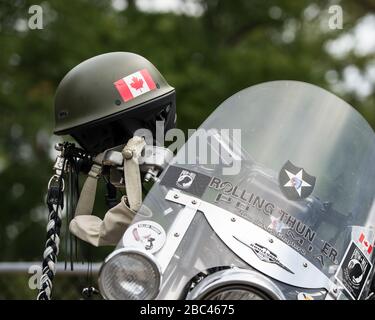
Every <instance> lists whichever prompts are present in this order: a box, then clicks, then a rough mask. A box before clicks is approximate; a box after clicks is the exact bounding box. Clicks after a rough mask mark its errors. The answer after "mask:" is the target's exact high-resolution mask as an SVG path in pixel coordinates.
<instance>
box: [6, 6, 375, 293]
mask: <svg viewBox="0 0 375 320" xmlns="http://www.w3.org/2000/svg"><path fill="white" fill-rule="evenodd" d="M35 4H37V5H41V6H42V8H43V29H41V30H30V29H29V28H28V19H29V18H30V17H31V14H29V13H28V9H29V7H30V6H31V5H35ZM168 4H169V7H168ZM335 4H339V5H340V6H341V7H342V9H343V14H344V16H343V18H344V24H343V29H335V30H332V29H330V28H329V27H328V26H329V24H328V20H329V18H330V16H331V15H330V14H329V7H330V6H331V5H335ZM374 21H375V1H374V0H355V1H354V0H351V1H345V0H342V1H305V0H279V1H272V0H249V1H245V0H240V1H224V0H185V1H184V0H168V1H167V0H158V1H151V0H138V1H135V0H127V1H126V0H113V1H105V0H90V1H89V0H75V1H69V2H68V1H63V0H50V1H42V2H39V1H38V0H30V1H29V0H12V1H10V0H5V1H1V2H0V196H1V200H0V253H1V254H0V260H1V261H0V262H4V261H35V262H36V263H40V261H41V255H42V252H43V249H44V243H45V224H46V219H47V214H48V212H47V211H46V208H45V205H44V199H45V193H46V184H47V182H48V179H49V177H50V175H51V173H52V164H53V152H52V150H53V148H52V146H53V144H54V143H55V142H56V141H58V138H57V137H54V136H53V135H52V131H53V126H54V119H53V97H54V92H55V89H56V87H57V85H58V83H59V81H60V80H61V79H62V77H63V76H64V75H65V74H66V73H67V72H68V71H69V70H70V69H71V68H73V67H74V66H75V65H77V64H78V63H80V62H82V61H83V60H85V59H87V58H90V57H92V56H95V55H97V54H101V53H105V52H110V51H130V52H136V53H138V54H141V55H143V56H145V57H146V58H148V59H149V60H150V61H152V62H153V63H154V64H155V65H156V66H157V68H158V69H159V70H160V71H161V73H162V74H163V75H164V76H165V78H166V79H167V80H168V82H169V83H170V84H171V85H173V86H174V87H175V88H176V91H177V112H178V127H179V128H181V129H184V130H187V129H188V128H197V127H198V126H199V124H200V123H201V122H202V121H203V120H204V119H205V118H206V117H207V116H208V115H209V114H210V113H211V112H212V111H213V110H214V109H215V108H216V107H217V106H218V105H219V104H220V102H222V101H223V100H225V99H226V98H227V97H229V96H230V95H232V94H234V93H236V92H237V91H239V90H241V89H243V88H246V87H248V86H251V85H253V84H257V83H261V82H264V81H271V80H279V79H291V80H300V81H305V82H310V83H313V84H316V85H318V86H321V87H324V88H326V89H328V90H330V91H333V92H334V93H336V94H337V95H339V96H340V97H342V98H343V99H344V100H346V101H347V102H349V103H350V104H352V105H353V106H355V107H356V108H357V110H358V111H359V112H360V113H361V114H362V115H363V116H364V117H365V118H366V119H367V120H368V121H369V123H370V124H371V126H372V127H374V126H375V108H374V86H375V45H374V39H375V27H374V25H375V22H374ZM97 206H98V209H97V210H98V212H104V208H103V207H102V204H101V203H99V204H98V205H97ZM100 210H101V211H100ZM63 251H64V250H63ZM110 251H111V250H110V249H108V248H107V249H100V250H93V253H92V254H93V260H94V261H102V260H103V258H104V257H105V256H106V254H107V253H108V252H110ZM63 260H64V252H62V254H60V261H63ZM29 276H30V275H28V274H21V275H4V274H0V299H17V298H18V299H28V298H30V299H32V298H35V296H36V294H37V292H36V291H32V290H30V289H29V288H28V285H27V281H28V278H29ZM85 281H86V280H85V279H80V280H77V278H72V277H68V278H65V277H59V276H57V280H56V284H55V286H54V288H55V291H54V297H55V298H57V299H59V298H65V299H67V298H79V295H80V291H81V289H82V287H83V286H84V285H85Z"/></svg>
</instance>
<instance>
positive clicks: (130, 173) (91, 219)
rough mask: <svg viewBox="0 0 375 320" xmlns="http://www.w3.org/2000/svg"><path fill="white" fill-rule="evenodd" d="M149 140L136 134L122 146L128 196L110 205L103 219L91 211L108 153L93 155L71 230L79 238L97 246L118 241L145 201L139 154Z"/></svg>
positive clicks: (113, 243)
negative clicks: (114, 204) (94, 156)
mask: <svg viewBox="0 0 375 320" xmlns="http://www.w3.org/2000/svg"><path fill="white" fill-rule="evenodd" d="M145 145H146V143H145V141H144V139H143V138H140V137H137V136H135V137H133V138H132V139H130V140H129V141H128V143H127V144H126V146H125V147H124V148H123V150H122V152H121V153H122V155H123V159H124V162H123V167H124V180H125V188H126V196H123V197H122V198H121V201H120V203H119V204H117V205H116V206H114V207H113V208H111V209H109V210H108V211H107V213H106V214H105V216H104V218H103V220H101V219H100V218H99V217H97V216H95V215H93V214H92V212H93V208H94V202H95V195H96V189H97V183H98V178H99V177H100V175H101V173H102V164H103V161H104V158H105V153H106V151H104V152H103V153H101V154H99V155H98V156H97V157H96V158H95V159H94V164H93V165H92V167H91V170H90V172H89V174H88V177H87V179H86V181H85V183H84V185H83V188H82V191H81V195H80V197H79V200H78V203H77V207H76V211H75V217H74V218H73V219H72V221H71V222H70V225H69V230H70V232H71V233H72V234H74V235H75V236H76V237H77V238H79V239H81V240H83V241H85V242H88V243H90V244H91V245H93V246H95V247H99V246H106V245H116V244H117V243H118V242H119V241H120V239H121V237H122V235H123V234H124V232H125V230H126V228H127V227H128V225H129V224H130V223H131V221H132V219H133V217H134V215H135V214H136V212H137V211H138V210H139V208H140V206H141V204H142V180H141V174H140V168H139V158H140V157H141V153H142V150H143V149H144V147H145Z"/></svg>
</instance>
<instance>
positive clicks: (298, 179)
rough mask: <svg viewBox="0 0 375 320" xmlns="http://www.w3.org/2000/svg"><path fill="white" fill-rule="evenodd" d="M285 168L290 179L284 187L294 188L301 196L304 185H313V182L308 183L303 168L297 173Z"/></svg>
mask: <svg viewBox="0 0 375 320" xmlns="http://www.w3.org/2000/svg"><path fill="white" fill-rule="evenodd" d="M284 170H285V172H286V174H287V175H288V177H289V181H288V182H287V183H286V184H284V187H289V188H294V189H295V190H296V191H297V193H298V195H299V196H301V191H302V188H303V187H311V184H309V183H307V182H306V181H305V180H303V178H302V173H303V169H301V170H300V171H299V172H298V173H297V174H293V173H291V172H289V171H288V170H286V169H284Z"/></svg>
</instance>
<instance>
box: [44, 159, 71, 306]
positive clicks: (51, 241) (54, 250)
mask: <svg viewBox="0 0 375 320" xmlns="http://www.w3.org/2000/svg"><path fill="white" fill-rule="evenodd" d="M65 164H66V160H64V164H63V168H65ZM58 188H59V192H58V197H57V204H52V203H51V202H49V201H48V199H47V206H48V210H49V215H48V224H47V240H46V245H45V250H44V252H43V263H42V277H41V279H40V282H41V285H40V289H39V293H38V296H37V300H51V292H52V281H53V278H54V277H55V274H56V262H57V255H58V254H59V245H60V230H61V224H62V221H61V210H60V209H62V208H63V201H64V194H63V172H61V175H60V176H59V178H58Z"/></svg>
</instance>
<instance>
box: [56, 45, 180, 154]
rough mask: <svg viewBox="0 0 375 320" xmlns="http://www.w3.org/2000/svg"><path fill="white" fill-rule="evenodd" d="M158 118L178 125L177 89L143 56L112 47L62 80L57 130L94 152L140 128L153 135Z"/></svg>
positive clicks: (119, 141) (57, 92) (170, 124)
mask: <svg viewBox="0 0 375 320" xmlns="http://www.w3.org/2000/svg"><path fill="white" fill-rule="evenodd" d="M156 121H164V123H165V127H164V130H165V131H166V130H168V129H170V128H173V127H175V123H176V103H175V90H174V88H173V87H171V86H170V85H169V84H168V83H167V81H166V80H165V79H164V77H163V76H162V75H161V74H160V72H159V71H158V70H157V69H156V68H155V66H154V65H153V64H152V63H151V62H150V61H148V60H147V59H145V58H143V57H142V56H140V55H137V54H134V53H129V52H111V53H106V54H102V55H99V56H95V57H93V58H91V59H88V60H85V61H83V62H82V63H80V64H79V65H77V66H76V67H74V68H73V69H72V70H70V71H69V72H68V73H67V74H66V76H65V77H64V78H63V79H62V81H61V82H60V84H59V86H58V88H57V91H56V96H55V122H56V126H55V130H54V132H55V134H58V135H63V134H69V135H71V136H73V138H75V140H76V141H77V142H78V143H79V144H80V145H81V147H82V148H84V149H85V150H86V151H88V152H90V153H99V152H102V151H103V150H106V149H109V148H111V147H114V146H117V145H120V144H123V143H126V142H127V140H128V139H130V138H131V137H132V136H133V133H134V131H136V130H137V129H142V128H144V129H149V130H151V132H152V133H153V135H154V137H155V130H156Z"/></svg>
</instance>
